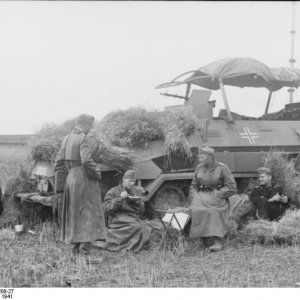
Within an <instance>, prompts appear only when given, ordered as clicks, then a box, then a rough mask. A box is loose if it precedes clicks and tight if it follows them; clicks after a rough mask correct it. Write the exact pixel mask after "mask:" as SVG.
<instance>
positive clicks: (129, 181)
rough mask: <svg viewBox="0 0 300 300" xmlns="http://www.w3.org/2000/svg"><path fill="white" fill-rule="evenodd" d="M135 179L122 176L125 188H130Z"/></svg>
mask: <svg viewBox="0 0 300 300" xmlns="http://www.w3.org/2000/svg"><path fill="white" fill-rule="evenodd" d="M135 182H136V179H130V178H124V179H123V185H124V187H125V188H127V189H132V188H133V187H134V185H135Z"/></svg>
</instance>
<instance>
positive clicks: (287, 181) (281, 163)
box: [265, 150, 300, 207]
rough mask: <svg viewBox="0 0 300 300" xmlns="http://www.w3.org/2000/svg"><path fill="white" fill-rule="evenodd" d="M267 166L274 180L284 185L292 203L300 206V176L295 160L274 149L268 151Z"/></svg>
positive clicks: (275, 182)
mask: <svg viewBox="0 0 300 300" xmlns="http://www.w3.org/2000/svg"><path fill="white" fill-rule="evenodd" d="M265 166H266V167H268V168H270V170H271V173H272V182H273V183H274V184H278V185H280V186H282V187H283V189H284V191H285V192H286V193H287V195H288V196H289V198H290V199H291V201H292V203H293V204H294V205H296V206H297V207H300V178H299V174H298V173H297V171H296V169H295V162H294V160H289V159H288V158H287V156H286V154H285V153H284V152H277V151H276V150H273V151H270V152H269V153H268V156H267V159H266V161H265Z"/></svg>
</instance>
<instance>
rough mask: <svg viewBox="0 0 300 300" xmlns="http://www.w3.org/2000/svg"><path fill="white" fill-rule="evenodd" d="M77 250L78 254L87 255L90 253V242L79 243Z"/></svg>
mask: <svg viewBox="0 0 300 300" xmlns="http://www.w3.org/2000/svg"><path fill="white" fill-rule="evenodd" d="M79 252H80V254H83V255H88V254H89V253H90V243H89V242H85V243H80V246H79Z"/></svg>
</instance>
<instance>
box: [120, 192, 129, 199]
mask: <svg viewBox="0 0 300 300" xmlns="http://www.w3.org/2000/svg"><path fill="white" fill-rule="evenodd" d="M127 197H128V193H127V191H123V192H121V198H122V199H125V198H127Z"/></svg>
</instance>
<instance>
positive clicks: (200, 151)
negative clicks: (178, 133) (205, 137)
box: [198, 146, 215, 154]
mask: <svg viewBox="0 0 300 300" xmlns="http://www.w3.org/2000/svg"><path fill="white" fill-rule="evenodd" d="M214 152H215V151H214V149H213V148H210V147H207V146H206V147H198V154H214Z"/></svg>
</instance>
